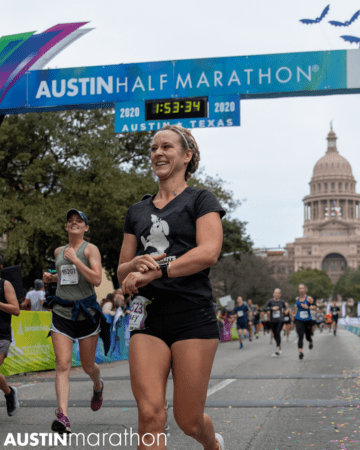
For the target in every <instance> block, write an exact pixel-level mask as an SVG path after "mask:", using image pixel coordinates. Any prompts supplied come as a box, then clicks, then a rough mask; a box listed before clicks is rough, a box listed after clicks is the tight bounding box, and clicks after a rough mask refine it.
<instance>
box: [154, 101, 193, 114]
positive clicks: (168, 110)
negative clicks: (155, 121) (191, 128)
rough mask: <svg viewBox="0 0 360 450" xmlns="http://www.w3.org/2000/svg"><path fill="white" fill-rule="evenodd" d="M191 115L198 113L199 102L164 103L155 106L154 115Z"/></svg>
mask: <svg viewBox="0 0 360 450" xmlns="http://www.w3.org/2000/svg"><path fill="white" fill-rule="evenodd" d="M182 111H183V112H184V113H191V112H200V100H187V101H185V102H179V101H175V102H165V103H158V104H157V105H156V114H158V113H161V112H164V113H165V114H178V113H179V112H182Z"/></svg>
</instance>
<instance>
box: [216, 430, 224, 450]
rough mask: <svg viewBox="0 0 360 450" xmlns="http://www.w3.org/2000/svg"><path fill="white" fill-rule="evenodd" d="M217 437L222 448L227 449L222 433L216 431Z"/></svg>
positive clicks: (222, 449) (221, 449)
mask: <svg viewBox="0 0 360 450" xmlns="http://www.w3.org/2000/svg"><path fill="white" fill-rule="evenodd" d="M215 439H217V440H218V442H219V444H220V450H225V442H224V438H223V437H222V436H221V434H219V433H215Z"/></svg>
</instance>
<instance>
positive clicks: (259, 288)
mask: <svg viewBox="0 0 360 450" xmlns="http://www.w3.org/2000/svg"><path fill="white" fill-rule="evenodd" d="M210 279H211V284H212V286H213V291H214V296H215V297H216V298H219V297H222V296H224V295H228V294H230V295H231V297H232V299H233V300H235V299H236V298H237V297H238V296H241V297H243V299H244V300H247V299H252V300H253V302H255V303H257V304H259V305H264V304H265V302H266V301H267V300H269V299H270V298H271V297H272V295H273V292H274V290H275V288H280V289H281V292H282V298H283V299H284V300H287V301H291V300H292V299H293V298H294V295H295V290H294V289H293V288H292V287H291V286H289V285H288V284H287V283H282V282H279V281H277V280H276V279H275V278H274V277H273V276H272V267H271V266H270V265H269V264H268V262H267V261H266V258H261V257H259V256H255V255H253V254H243V255H242V256H241V259H240V260H239V259H238V258H236V257H235V256H234V255H229V256H224V257H223V258H222V259H221V260H220V261H219V262H218V263H217V264H216V266H215V267H214V268H212V269H211V272H210Z"/></svg>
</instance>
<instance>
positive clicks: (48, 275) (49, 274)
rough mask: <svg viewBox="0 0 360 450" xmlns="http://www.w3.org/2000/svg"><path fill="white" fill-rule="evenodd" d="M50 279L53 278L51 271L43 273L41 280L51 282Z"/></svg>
mask: <svg viewBox="0 0 360 450" xmlns="http://www.w3.org/2000/svg"><path fill="white" fill-rule="evenodd" d="M52 280H53V276H52V274H51V273H49V272H44V273H43V282H44V283H52Z"/></svg>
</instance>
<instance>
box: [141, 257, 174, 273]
mask: <svg viewBox="0 0 360 450" xmlns="http://www.w3.org/2000/svg"><path fill="white" fill-rule="evenodd" d="M165 256H166V253H163V254H162V255H156V256H151V255H141V256H136V257H135V258H134V259H133V266H134V269H135V270H134V272H140V273H145V272H148V271H149V270H157V269H158V267H159V266H158V264H157V261H161V260H162V259H164V258H165Z"/></svg>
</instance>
